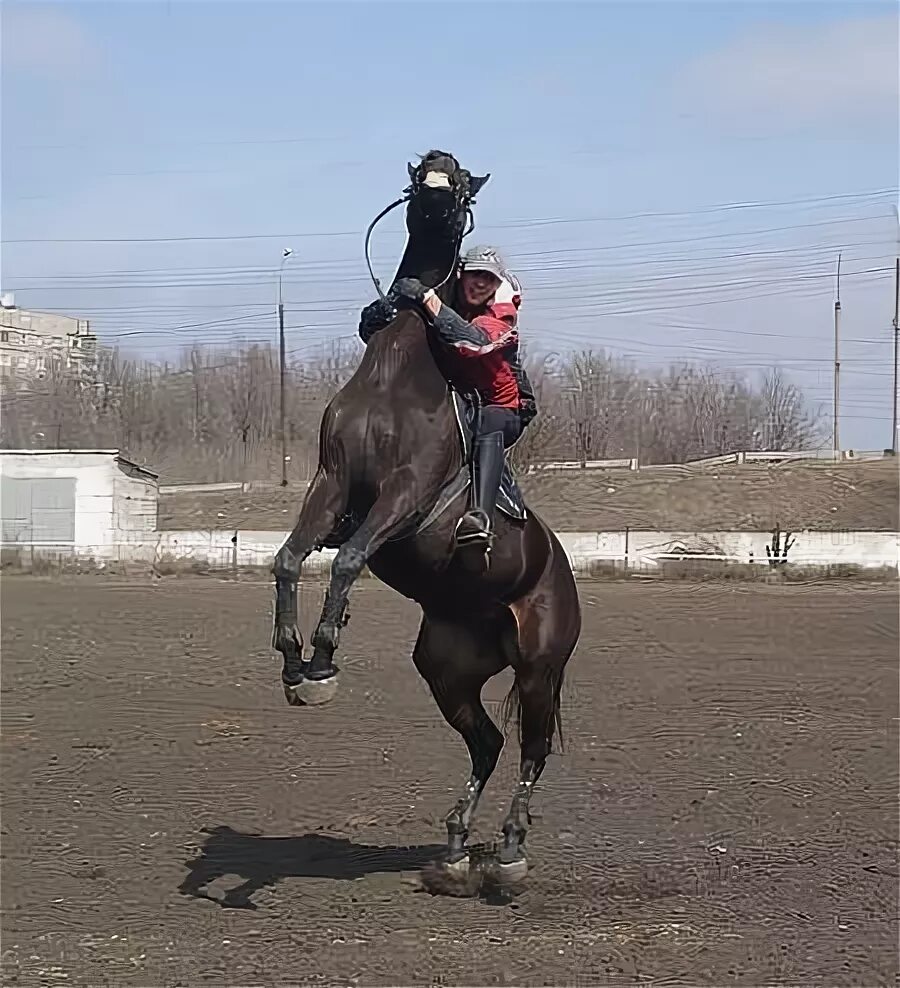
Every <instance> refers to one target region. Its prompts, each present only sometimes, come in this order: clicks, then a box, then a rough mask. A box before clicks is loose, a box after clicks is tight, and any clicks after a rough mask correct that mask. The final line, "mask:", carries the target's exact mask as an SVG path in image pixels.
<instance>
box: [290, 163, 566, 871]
mask: <svg viewBox="0 0 900 988" xmlns="http://www.w3.org/2000/svg"><path fill="white" fill-rule="evenodd" d="M409 170H410V177H411V179H412V184H411V185H410V187H409V189H408V190H407V194H408V205H407V210H406V225H407V230H408V233H409V238H408V242H407V247H406V250H405V252H404V255H403V258H402V260H401V262H400V265H399V267H398V270H397V275H396V277H397V278H400V277H416V278H418V279H419V280H420V281H422V282H423V283H424V284H425V285H427V286H430V287H435V286H440V289H439V294H440V295H441V297H442V298H443V299H444V300H445V301H448V300H449V299H451V298H452V293H453V289H454V285H455V280H456V275H457V264H458V257H459V248H460V243H461V241H462V237H463V235H464V228H465V226H466V223H467V220H468V218H469V217H470V215H471V213H470V204H471V202H472V200H473V197H474V195H475V194H476V193H477V191H478V190H479V189H480V188H481V186H482V185H483V184H484V183H485V182H486V181H487V177H485V178H476V177H474V176H472V175H470V174H469V172H467V171H465V170H464V169H462V168H460V166H459V164H458V162H457V161H456V159H455V158H454V157H452V156H451V155H449V154H445V153H443V152H440V151H432V152H429V154H427V155H426V156H425V157H424V158H423V159H422V161H421V162H420V164H419V165H418V167H416V168H413V166H410V169H409ZM432 346H433V344H432V342H431V341H430V338H429V334H428V333H427V332H426V323H425V319H424V316H423V315H422V313H421V312H420V311H419V310H418V308H417V307H415V306H414V305H412V306H410V307H407V308H405V309H402V310H401V311H400V312H399V314H398V315H397V317H396V318H395V319H394V320H393V322H391V323H390V325H388V326H387V327H386V328H385V329H383V330H381V331H380V332H378V333H376V334H375V335H374V336H373V337H372V339H371V341H370V342H369V343H368V346H367V349H366V352H365V355H364V356H363V358H362V360H361V362H360V365H359V367H358V368H357V370H356V372H355V373H354V375H353V377H352V378H351V379H350V380H349V381H348V382H347V384H346V385H344V387H343V388H342V389H341V391H340V392H339V393H338V394H337V395H336V396H335V397H334V399H333V400H332V401H331V403H330V404H329V405H328V407H327V409H326V410H325V413H324V415H323V418H322V424H321V430H320V438H319V466H318V470H317V472H316V476H315V478H314V479H313V482H312V484H311V486H310V488H309V491H308V493H307V495H306V500H305V501H304V504H303V508H302V510H301V512H300V517H299V520H298V521H297V524H296V526H295V528H294V530H293V532H291V535H290V536H289V538H288V539H287V541H286V542H285V544H284V545H283V546H282V548H281V549H280V550H279V552H278V555H277V556H276V559H275V565H274V567H273V573H274V576H275V586H276V606H275V630H274V637H273V647H274V648H276V649H277V650H278V651H279V652H281V654H282V655H283V657H284V668H283V672H282V681H283V683H284V688H285V694H286V696H287V698H288V700H289V702H291V703H297V704H317V703H323V702H326V701H327V700H329V699H331V698H332V696H333V695H334V692H335V689H336V686H337V681H338V669H337V667H336V666H335V665H334V662H333V657H334V652H335V649H336V648H337V645H338V635H339V629H340V628H341V627H342V626H343V624H345V623H346V620H345V609H346V605H347V598H348V595H349V592H350V588H351V587H352V585H353V583H354V581H355V580H356V579H357V577H359V575H360V573H361V572H362V570H363V568H364V567H365V566H366V565H368V567H369V569H370V570H371V572H372V573H374V574H375V576H377V577H378V578H379V579H380V580H381V581H382V582H384V583H386V584H387V585H388V586H390V587H393V588H394V589H395V590H397V591H399V592H400V593H401V594H403V595H404V596H406V597H409V598H411V599H412V600H415V601H417V602H418V603H419V605H420V606H421V608H422V611H423V618H422V624H421V628H420V629H419V637H418V641H417V642H416V646H415V650H414V652H413V661H414V663H415V666H416V668H417V669H418V671H419V673H420V674H421V675H422V676H423V677H424V679H425V680H426V682H427V683H428V685H429V687H430V688H431V691H432V693H433V695H434V698H435V700H436V702H437V705H438V707H439V708H440V711H441V713H442V714H443V716H444V718H445V719H446V721H447V722H448V723H449V724H450V725H451V726H452V727H453V728H455V730H457V731H458V732H459V733H460V734H461V735H462V737H463V740H464V741H465V743H466V746H467V747H468V749H469V754H470V755H471V758H472V774H471V777H470V779H469V781H468V783H467V785H466V787H465V790H464V792H463V794H462V795H461V797H460V799H459V801H458V802H457V804H456V806H455V807H454V809H453V810H452V811H451V812H450V814H449V816H448V817H447V830H448V834H449V856H448V861H449V864H450V865H451V866H453V867H455V868H456V869H459V868H460V867H462V868H465V867H467V864H468V858H467V851H466V846H465V845H466V839H467V836H468V827H469V822H470V820H471V817H472V814H473V813H474V811H475V808H476V806H477V803H478V800H479V797H480V796H481V793H482V791H483V789H484V786H485V784H486V783H487V781H488V779H489V777H490V775H491V773H492V772H493V771H494V768H495V766H496V764H497V759H498V758H499V756H500V751H501V749H502V747H503V734H502V733H501V732H500V730H498V728H497V726H496V725H495V724H494V722H493V721H492V720H491V718H490V717H489V716H488V714H487V712H486V711H485V709H484V706H483V705H482V702H481V690H482V687H483V686H484V684H485V683H486V682H487V681H488V679H490V678H491V677H492V676H495V675H496V674H497V673H499V672H501V671H502V670H503V669H505V668H506V667H507V666H512V668H513V669H514V671H515V683H514V685H513V688H512V691H511V693H510V697H509V701H510V709H511V710H512V711H514V712H515V713H516V715H517V717H518V723H519V738H520V744H521V771H520V775H519V783H518V786H517V788H516V791H515V794H514V795H513V799H512V805H511V807H510V811H509V814H508V815H507V817H506V820H505V821H504V823H503V843H502V846H501V848H500V855H499V858H500V867H501V869H505V872H506V874H507V875H508V877H510V878H517V877H520V876H521V874H523V873H524V871H525V870H526V868H527V864H526V862H525V856H524V849H523V842H524V839H525V834H526V830H527V826H528V823H529V816H528V803H529V799H530V798H531V793H532V790H533V787H534V784H535V783H536V782H537V780H538V778H539V777H540V774H541V772H542V771H543V768H544V764H545V761H546V759H547V755H548V754H549V752H550V750H551V744H552V741H553V737H554V733H556V732H557V729H558V728H559V727H560V691H561V688H562V683H563V671H564V669H565V666H566V663H567V661H568V660H569V657H570V656H571V654H572V651H573V650H574V648H575V645H576V642H577V640H578V636H579V633H580V630H581V611H580V606H579V600H578V593H577V590H576V586H575V580H574V578H573V575H572V571H571V568H570V566H569V562H568V560H567V558H566V555H565V552H564V551H563V549H562V546H561V545H560V543H559V540H558V539H557V538H556V536H555V535H554V533H553V532H552V531H551V530H550V528H549V527H548V526H547V524H546V523H545V522H543V521H542V520H541V519H540V518H539V517H538V516H537V515H536V514H535V513H534V512H528V513H527V516H526V519H525V520H524V521H515V520H512V519H511V518H507V517H501V516H500V515H499V513H498V517H497V520H496V523H495V528H496V538H495V540H494V543H493V547H492V549H491V550H490V553H489V555H485V553H484V549H481V548H479V549H471V548H465V549H463V548H460V549H459V551H457V550H456V546H455V529H456V523H457V521H458V520H459V518H460V516H461V514H462V513H463V511H464V510H465V509H466V506H467V505H466V498H465V497H463V496H461V493H460V495H459V496H457V497H456V498H455V499H454V500H452V501H450V502H449V504H448V505H447V506H446V508H445V510H443V511H440V512H437V513H436V512H434V511H433V509H434V507H435V505H436V504H437V503H438V502H439V499H440V497H441V494H442V492H446V490H447V488H448V485H450V484H451V483H452V482H453V481H454V480H456V481H457V482H458V481H459V478H460V476H461V475H462V476H465V474H463V471H465V470H466V463H465V455H464V452H463V446H462V444H461V441H460V432H459V425H458V421H457V414H456V411H455V406H454V402H453V399H452V395H451V391H450V388H449V387H448V384H447V381H446V379H445V377H444V375H443V374H442V373H441V370H440V369H439V365H438V359H437V357H436V352H435V351H434V350H433V349H432ZM457 489H459V490H460V492H461V491H462V488H460V487H459V484H458V483H457ZM445 501H446V495H445ZM329 545H330V546H339V548H338V552H337V555H336V557H335V559H334V562H333V563H332V566H331V580H330V584H329V587H328V591H327V594H326V597H325V604H324V607H323V610H322V615H321V619H320V620H319V623H318V627H317V628H316V630H315V633H314V634H313V637H312V644H313V655H312V658H311V660H310V661H308V662H306V661H304V660H303V641H302V638H301V636H300V632H299V630H298V628H297V623H296V622H297V583H298V580H299V576H300V567H301V564H302V563H303V561H304V560H305V559H306V558H307V557H308V556H309V554H310V553H311V552H313V551H315V550H318V549H321V548H322V547H323V546H329ZM472 553H476V554H480V558H479V559H475V560H473V559H472Z"/></svg>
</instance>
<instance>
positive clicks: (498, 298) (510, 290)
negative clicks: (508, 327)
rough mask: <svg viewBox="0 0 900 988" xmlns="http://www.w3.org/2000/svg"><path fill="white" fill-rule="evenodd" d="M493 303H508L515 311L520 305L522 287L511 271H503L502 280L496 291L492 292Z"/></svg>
mask: <svg viewBox="0 0 900 988" xmlns="http://www.w3.org/2000/svg"><path fill="white" fill-rule="evenodd" d="M494 302H495V303H501V304H502V303H504V302H506V303H510V304H512V305H514V306H515V307H516V308H517V309H518V308H519V306H520V305H521V304H522V285H521V284H520V283H519V279H518V278H517V277H516V276H515V275H514V274H513V273H512V271H504V272H503V278H502V280H501V281H500V285H499V287H498V288H497V291H496V292H494Z"/></svg>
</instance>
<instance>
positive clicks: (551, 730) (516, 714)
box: [500, 669, 565, 751]
mask: <svg viewBox="0 0 900 988" xmlns="http://www.w3.org/2000/svg"><path fill="white" fill-rule="evenodd" d="M551 679H552V680H555V682H552V689H553V706H552V708H551V710H549V711H548V712H547V713H548V716H547V741H548V747H549V749H550V750H551V751H552V750H553V737H554V735H555V736H556V737H557V738H558V739H559V750H560V751H562V750H563V749H564V747H565V739H564V737H563V726H562V709H561V699H562V688H563V679H564V673H563V670H562V669H560V671H559V672H558V673H556V674H551ZM500 717H501V720H502V722H503V731H504V733H506V734H508V733H509V726H510V724H511V723H512V722H513V721H515V724H516V736H517V738H518V741H519V744H521V743H522V699H521V697H520V696H519V679H518V676H517V677H516V678H515V679H514V680H513V684H512V686H511V687H510V690H509V693H507V694H506V699H505V700H504V701H503V704H502V706H501V708H500Z"/></svg>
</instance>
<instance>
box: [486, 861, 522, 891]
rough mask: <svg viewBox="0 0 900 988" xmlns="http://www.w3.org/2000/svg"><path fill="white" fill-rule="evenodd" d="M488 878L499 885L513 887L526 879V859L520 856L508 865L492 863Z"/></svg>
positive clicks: (501, 862)
mask: <svg viewBox="0 0 900 988" xmlns="http://www.w3.org/2000/svg"><path fill="white" fill-rule="evenodd" d="M490 877H491V878H492V879H493V880H494V881H495V882H497V883H498V884H499V885H515V884H516V883H517V882H521V881H523V880H524V879H525V878H527V877H528V859H527V858H526V857H525V855H524V854H522V855H520V856H519V857H517V858H516V860H515V861H510V862H509V863H504V862H503V861H492V862H491V865H490Z"/></svg>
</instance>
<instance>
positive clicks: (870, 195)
mask: <svg viewBox="0 0 900 988" xmlns="http://www.w3.org/2000/svg"><path fill="white" fill-rule="evenodd" d="M896 192H897V189H879V190H876V191H873V192H861V193H847V194H845V195H844V196H826V197H821V198H819V199H816V200H813V199H805V200H803V199H800V200H793V204H796V203H809V202H815V201H819V202H822V201H839V200H841V199H845V200H850V199H877V198H883V197H885V196H888V195H891V194H895V193H896ZM780 204H781V205H788V204H792V201H791V200H783V201H782V202H781V203H780ZM766 205H771V204H766V203H763V202H760V203H740V202H731V203H720V204H718V205H713V206H705V207H699V208H697V209H693V210H683V211H680V212H673V213H656V214H654V213H649V212H644V213H633V214H623V215H619V216H593V217H569V218H566V217H547V218H543V219H541V218H531V219H523V220H510V221H504V222H502V223H496V224H494V226H495V227H496V228H497V229H521V228H523V227H524V228H536V227H539V226H548V225H559V224H569V223H606V222H613V221H621V220H625V219H645V218H648V217H660V216H695V215H703V214H708V213H716V212H726V211H733V210H736V209H749V208H765V207H766ZM871 220H872V217H857V218H856V219H855V220H844V221H843V222H862V221H871ZM832 222H840V221H832V220H827V221H823V222H820V223H814V224H798V225H794V226H788V227H774V228H771V229H770V230H760V231H755V232H759V233H767V232H773V231H777V230H785V229H801V228H808V227H810V226H827V225H829V224H830V223H832ZM360 235H361V231H359V230H341V231H321V232H311V231H301V232H290V233H241V234H195V235H181V236H170V237H29V238H16V239H8V240H7V239H4V240H0V243H4V244H65V243H72V244H155V243H188V242H203V243H208V242H221V241H228V242H235V241H245V240H274V239H286V240H297V239H310V238H315V237H323V238H324V237H358V236H360ZM698 239H707V238H698ZM661 242H665V241H661ZM638 246H640V245H638Z"/></svg>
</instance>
